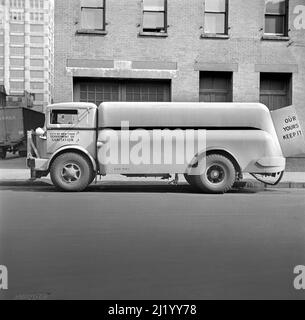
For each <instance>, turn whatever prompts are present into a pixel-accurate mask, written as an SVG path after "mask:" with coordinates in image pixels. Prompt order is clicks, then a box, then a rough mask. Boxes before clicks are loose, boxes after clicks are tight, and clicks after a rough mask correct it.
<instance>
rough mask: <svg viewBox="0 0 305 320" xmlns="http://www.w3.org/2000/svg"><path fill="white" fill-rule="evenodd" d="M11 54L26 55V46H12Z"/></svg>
mask: <svg viewBox="0 0 305 320" xmlns="http://www.w3.org/2000/svg"><path fill="white" fill-rule="evenodd" d="M10 55H11V56H21V57H23V56H24V47H10Z"/></svg>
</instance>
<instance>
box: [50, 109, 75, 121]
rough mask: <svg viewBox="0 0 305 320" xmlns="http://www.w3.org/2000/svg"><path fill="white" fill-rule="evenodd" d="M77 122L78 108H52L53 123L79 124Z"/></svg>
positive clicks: (51, 119)
mask: <svg viewBox="0 0 305 320" xmlns="http://www.w3.org/2000/svg"><path fill="white" fill-rule="evenodd" d="M77 122H78V111H77V110H52V112H51V118H50V123H51V124H77Z"/></svg>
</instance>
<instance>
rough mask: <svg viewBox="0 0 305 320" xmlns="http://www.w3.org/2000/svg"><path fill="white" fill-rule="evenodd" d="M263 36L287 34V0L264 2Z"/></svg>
mask: <svg viewBox="0 0 305 320" xmlns="http://www.w3.org/2000/svg"><path fill="white" fill-rule="evenodd" d="M265 3H266V13H265V34H273V35H279V36H286V35H287V34H288V0H265Z"/></svg>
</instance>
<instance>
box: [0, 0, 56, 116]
mask: <svg viewBox="0 0 305 320" xmlns="http://www.w3.org/2000/svg"><path fill="white" fill-rule="evenodd" d="M53 39H54V2H53V0H0V84H3V85H5V88H6V91H7V94H8V95H13V96H18V95H24V91H26V92H28V93H33V94H34V97H35V98H34V108H35V109H37V110H40V111H42V110H43V109H44V107H45V106H46V105H48V104H49V103H51V102H52V97H53V79H54V40H53Z"/></svg>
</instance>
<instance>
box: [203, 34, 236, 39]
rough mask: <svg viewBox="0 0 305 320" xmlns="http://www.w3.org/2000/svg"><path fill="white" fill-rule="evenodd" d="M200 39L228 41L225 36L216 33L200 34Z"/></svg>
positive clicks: (227, 37)
mask: <svg viewBox="0 0 305 320" xmlns="http://www.w3.org/2000/svg"><path fill="white" fill-rule="evenodd" d="M201 38H202V39H224V40H226V39H230V37H229V35H227V34H216V33H203V34H201Z"/></svg>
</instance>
